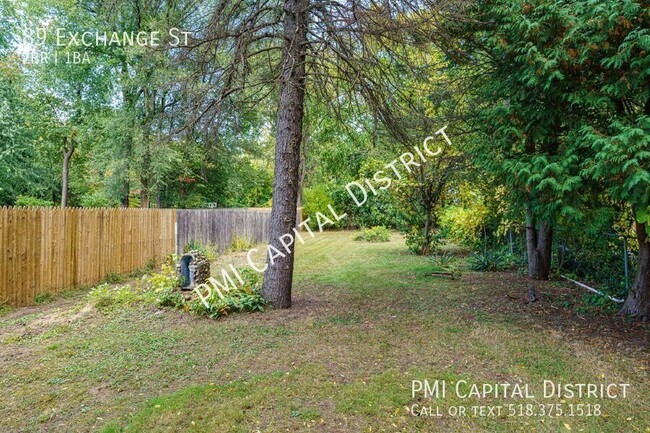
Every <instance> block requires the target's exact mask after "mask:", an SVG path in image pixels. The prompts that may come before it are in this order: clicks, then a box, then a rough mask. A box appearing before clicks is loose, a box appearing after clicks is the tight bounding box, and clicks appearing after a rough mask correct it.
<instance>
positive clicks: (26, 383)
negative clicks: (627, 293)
mask: <svg viewBox="0 0 650 433" xmlns="http://www.w3.org/2000/svg"><path fill="white" fill-rule="evenodd" d="M351 238H352V233H351V232H337V233H325V234H319V235H317V237H316V238H315V239H310V240H309V241H308V243H307V244H306V245H304V246H300V247H299V250H298V262H297V266H296V280H295V284H294V295H293V296H294V306H293V308H291V309H290V310H282V311H266V312H264V313H256V314H237V315H233V316H230V317H227V318H224V319H221V320H217V321H214V320H209V319H204V318H197V317H193V316H190V315H188V314H185V313H182V312H178V311H166V310H165V311H159V310H157V309H155V308H154V307H152V306H149V305H145V306H132V307H128V308H124V309H121V310H119V311H116V312H113V313H110V314H105V313H101V312H99V311H97V310H95V309H94V308H92V307H90V306H89V305H88V303H87V297H86V295H85V293H82V292H79V291H77V292H75V293H74V294H73V295H71V296H68V297H59V298H57V299H56V300H54V301H53V302H52V303H50V304H47V305H43V306H37V307H30V308H23V309H19V310H14V311H11V312H9V313H7V314H4V315H3V316H2V317H0V341H1V344H0V347H1V348H2V351H1V354H0V371H1V372H2V376H1V379H0V384H1V391H0V431H2V432H18V431H57V432H59V431H65V432H77V431H79V432H82V431H104V432H119V431H134V432H140V431H141V432H158V431H160V432H168V431H187V432H250V431H254V432H257V431H260V432H286V431H291V432H293V431H324V432H360V431H372V432H377V431H391V432H396V431H408V432H420V431H421V432H468V431H471V432H502V431H504V432H505V431H508V432H509V431H526V432H530V431H539V432H542V431H543V432H558V431H585V432H596V431H598V432H647V431H650V430H649V428H650V401H649V400H650V399H649V396H650V382H649V380H648V354H649V352H648V334H649V332H648V328H647V327H643V326H636V325H635V326H628V325H627V324H625V323H624V322H622V321H620V320H617V319H612V318H602V317H596V318H593V317H584V316H583V315H578V314H576V313H575V312H573V310H567V309H566V308H565V307H564V306H563V304H558V302H555V298H556V297H557V296H556V294H557V293H560V292H562V293H563V294H564V295H563V296H564V297H566V293H570V292H571V291H573V292H577V289H568V288H566V286H565V285H562V284H561V283H547V284H545V285H544V286H543V287H542V289H541V290H540V293H541V298H542V301H541V302H538V303H535V304H525V302H524V299H525V297H524V294H525V290H524V287H525V284H526V282H525V280H524V279H523V278H522V277H519V276H517V275H514V274H508V273H494V274H476V273H470V272H466V273H465V274H464V276H463V277H462V278H461V279H459V280H451V279H447V278H441V277H433V276H429V275H428V273H429V272H430V271H431V265H430V263H429V262H428V261H427V260H426V259H425V258H421V257H416V256H413V255H410V254H408V253H407V251H406V248H405V246H404V242H403V240H402V239H401V238H400V237H399V236H398V235H395V234H394V235H393V240H392V241H391V242H390V243H378V244H370V243H364V242H354V241H352V240H351ZM230 260H235V261H238V262H240V263H242V262H243V260H244V255H243V254H237V255H234V256H233V257H228V258H222V259H221V260H220V262H221V263H222V264H223V263H229V262H230ZM216 271H217V269H215V268H214V267H213V272H214V273H216ZM578 293H579V292H578ZM579 294H580V295H581V293H579ZM564 299H565V298H564ZM594 321H598V323H599V324H598V326H594V324H593V322H594ZM413 379H429V380H431V381H433V380H435V379H438V380H446V381H447V382H448V383H451V382H455V381H456V380H459V379H464V380H467V381H470V382H478V383H483V382H487V383H495V382H499V383H502V382H511V383H514V382H522V383H530V384H531V387H532V388H533V390H535V394H539V395H536V397H537V398H536V400H533V401H532V403H561V404H563V405H566V404H570V403H574V404H577V403H591V404H594V403H595V404H600V405H601V410H602V416H599V417H594V416H592V417H586V416H583V417H577V416H573V417H568V416H565V417H557V418H552V417H544V416H531V417H526V416H514V417H509V416H505V415H506V414H502V416H500V417H498V416H489V417H487V416H486V417H473V416H471V415H470V416H467V417H456V418H453V417H450V416H443V417H441V418H437V417H425V416H420V417H416V416H413V415H411V414H410V413H409V408H410V407H411V405H412V404H414V403H417V404H420V405H424V406H428V405H429V404H432V405H433V406H439V407H440V408H441V410H442V411H443V412H444V411H446V410H447V409H448V408H449V407H450V406H453V405H459V404H462V405H465V406H468V407H469V406H472V405H477V404H483V405H486V404H491V405H494V404H507V403H515V404H518V403H524V404H526V403H531V401H524V400H505V399H491V398H490V399H486V400H482V401H479V400H477V399H467V400H461V399H459V398H457V397H455V396H454V395H453V394H454V393H453V389H452V390H450V391H449V392H448V393H447V397H446V398H445V399H442V400H434V401H429V400H425V399H423V398H422V397H421V396H416V398H415V399H412V398H411V380H413ZM544 379H548V380H553V381H556V382H562V383H567V382H569V383H614V382H615V383H629V384H631V386H630V390H629V397H628V398H627V399H625V400H622V399H615V400H610V399H606V400H594V399H580V400H562V401H560V399H557V398H551V399H548V400H545V399H542V398H541V383H542V381H543V380H544Z"/></svg>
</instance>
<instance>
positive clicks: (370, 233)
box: [354, 226, 390, 242]
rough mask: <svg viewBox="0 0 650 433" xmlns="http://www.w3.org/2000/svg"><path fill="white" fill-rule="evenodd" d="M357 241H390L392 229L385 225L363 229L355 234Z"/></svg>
mask: <svg viewBox="0 0 650 433" xmlns="http://www.w3.org/2000/svg"><path fill="white" fill-rule="evenodd" d="M354 240H355V241H366V242H388V241H390V230H388V229H387V228H386V227H384V226H375V227H372V228H369V229H363V230H362V231H361V232H360V233H357V234H356V235H355V236H354Z"/></svg>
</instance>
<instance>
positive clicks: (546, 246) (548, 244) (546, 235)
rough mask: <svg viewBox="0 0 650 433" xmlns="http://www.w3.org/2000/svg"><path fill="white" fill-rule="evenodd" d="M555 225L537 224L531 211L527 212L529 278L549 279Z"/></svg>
mask: <svg viewBox="0 0 650 433" xmlns="http://www.w3.org/2000/svg"><path fill="white" fill-rule="evenodd" d="M552 247H553V227H551V226H550V225H549V224H548V223H547V222H541V223H539V224H537V221H536V220H535V217H534V216H533V214H532V212H531V211H527V212H526V251H527V253H528V278H531V279H533V280H548V276H549V274H550V273H551V254H552V251H553V250H552Z"/></svg>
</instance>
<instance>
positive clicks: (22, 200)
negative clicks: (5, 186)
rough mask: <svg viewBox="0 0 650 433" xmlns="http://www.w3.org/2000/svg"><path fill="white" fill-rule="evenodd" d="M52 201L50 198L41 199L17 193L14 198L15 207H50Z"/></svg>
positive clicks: (52, 204)
mask: <svg viewBox="0 0 650 433" xmlns="http://www.w3.org/2000/svg"><path fill="white" fill-rule="evenodd" d="M52 206H54V203H53V202H52V201H50V200H43V199H40V198H38V197H30V196H25V195H19V196H18V197H17V198H16V207H52Z"/></svg>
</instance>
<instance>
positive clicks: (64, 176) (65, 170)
mask: <svg viewBox="0 0 650 433" xmlns="http://www.w3.org/2000/svg"><path fill="white" fill-rule="evenodd" d="M74 151H75V143H74V141H73V140H72V139H71V140H68V137H64V138H63V167H62V170H61V207H66V206H68V181H69V179H70V158H72V154H73V153H74Z"/></svg>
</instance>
